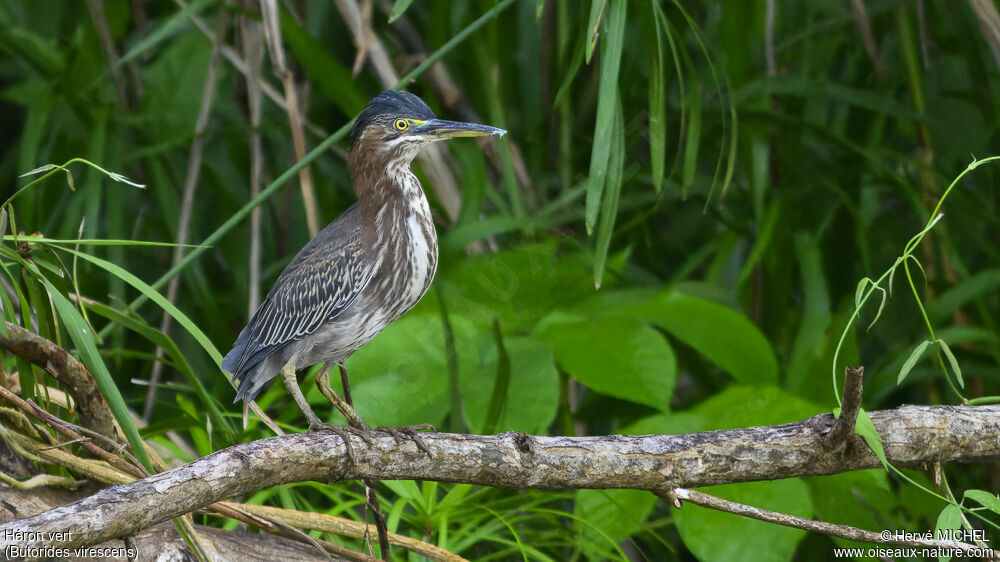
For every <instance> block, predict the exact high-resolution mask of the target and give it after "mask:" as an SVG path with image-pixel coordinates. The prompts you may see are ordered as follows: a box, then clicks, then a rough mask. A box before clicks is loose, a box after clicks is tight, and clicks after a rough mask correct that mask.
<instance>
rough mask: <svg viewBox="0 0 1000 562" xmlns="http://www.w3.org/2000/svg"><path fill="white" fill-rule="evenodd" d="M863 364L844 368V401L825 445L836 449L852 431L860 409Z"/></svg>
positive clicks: (863, 372)
mask: <svg viewBox="0 0 1000 562" xmlns="http://www.w3.org/2000/svg"><path fill="white" fill-rule="evenodd" d="M864 375H865V368H864V366H861V367H845V368H844V401H843V402H842V403H841V406H840V416H839V417H838V418H837V421H835V422H834V423H833V429H831V430H830V434H829V435H827V436H826V441H825V445H826V447H827V448H828V449H832V450H836V449H840V448H842V447H844V446H845V445H846V444H847V438H848V437H849V436H850V435H851V434H853V433H854V424H855V422H857V420H858V412H859V411H860V410H861V393H862V390H863V387H862V379H863V378H864Z"/></svg>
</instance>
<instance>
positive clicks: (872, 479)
mask: <svg viewBox="0 0 1000 562" xmlns="http://www.w3.org/2000/svg"><path fill="white" fill-rule="evenodd" d="M803 480H804V481H805V483H806V485H807V486H809V497H810V499H811V500H812V504H813V509H814V513H813V517H814V518H816V519H818V520H821V521H825V522H827V523H835V524H839V525H850V526H852V527H857V528H860V529H881V528H883V526H884V525H885V524H886V522H887V521H893V520H892V519H886V518H885V516H884V515H883V514H889V513H895V512H897V510H899V509H900V506H901V505H902V506H906V504H905V503H902V502H901V501H900V499H899V498H898V497H897V496H896V494H895V493H894V491H893V489H892V487H891V485H890V481H889V475H888V473H887V472H886V471H884V470H880V469H872V470H857V471H854V472H847V473H843V474H831V475H828V476H813V477H809V478H804V479H803ZM874 506H878V507H877V509H876V508H874ZM906 507H909V506H906ZM890 517H891V516H890ZM831 538H832V539H833V541H834V542H835V543H837V546H840V547H844V548H853V547H858V546H859V545H858V543H855V542H853V541H849V540H847V539H838V538H835V537H831ZM872 559H873V560H874V558H872Z"/></svg>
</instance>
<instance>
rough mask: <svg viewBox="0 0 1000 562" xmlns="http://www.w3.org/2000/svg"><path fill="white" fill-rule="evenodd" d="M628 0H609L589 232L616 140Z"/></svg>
mask: <svg viewBox="0 0 1000 562" xmlns="http://www.w3.org/2000/svg"><path fill="white" fill-rule="evenodd" d="M625 4H626V2H625V0H608V6H607V9H608V10H609V11H610V16H609V18H608V19H609V21H608V25H607V28H608V29H607V37H605V38H604V41H603V42H602V43H601V72H600V80H599V82H598V98H597V119H596V120H595V123H594V144H593V149H592V150H591V154H590V174H589V178H588V180H587V181H588V185H587V201H586V209H585V217H586V224H587V234H592V233H593V230H594V226H595V225H596V224H597V214H598V211H599V210H600V206H601V200H602V195H603V193H604V185H605V176H606V175H607V169H608V162H609V159H610V157H611V150H612V149H611V145H612V143H613V142H614V138H613V135H614V131H615V129H614V119H615V112H616V110H617V109H616V108H617V107H618V70H619V67H620V65H621V56H622V44H623V43H624V41H625Z"/></svg>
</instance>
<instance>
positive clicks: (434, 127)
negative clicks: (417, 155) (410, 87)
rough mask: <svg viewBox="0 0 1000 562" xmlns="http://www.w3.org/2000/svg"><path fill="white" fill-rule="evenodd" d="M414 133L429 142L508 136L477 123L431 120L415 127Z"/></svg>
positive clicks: (501, 130)
mask: <svg viewBox="0 0 1000 562" xmlns="http://www.w3.org/2000/svg"><path fill="white" fill-rule="evenodd" d="M413 132H414V133H415V134H417V135H420V136H421V137H423V138H425V139H427V140H444V139H453V138H457V137H485V136H487V135H496V136H498V137H502V136H504V135H506V134H507V131H505V130H503V129H497V128H496V127H490V126H489V125H479V124H477V123H463V122H461V121H445V120H444V119H431V120H429V121H427V122H426V123H424V124H423V125H419V126H417V127H414V129H413Z"/></svg>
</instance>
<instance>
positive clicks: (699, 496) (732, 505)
mask: <svg viewBox="0 0 1000 562" xmlns="http://www.w3.org/2000/svg"><path fill="white" fill-rule="evenodd" d="M661 497H665V498H671V499H672V498H677V499H680V500H684V501H687V502H690V503H693V504H695V505H700V506H701V507H707V508H709V509H714V510H716V511H724V512H726V513H733V514H735V515H739V516H741V517H749V518H751V519H757V520H759V521H767V522H768V523H776V524H778V525H784V526H785V527H794V528H796V529H803V530H805V531H813V532H815V533H821V534H824V535H829V536H831V537H839V538H842V539H848V540H852V541H855V542H868V543H876V544H894V545H899V546H914V547H918V548H928V549H931V548H933V549H946V550H955V551H960V552H963V553H967V554H973V553H974V555H975V556H980V555H981V554H982V551H983V549H982V548H979V547H977V546H976V545H972V544H967V543H964V542H960V541H947V540H935V539H922V538H917V537H914V536H913V535H910V534H903V533H899V534H896V533H886V532H884V531H883V532H878V533H876V532H874V531H866V530H864V529H858V528H857V527H850V526H847V525H836V524H833V523H826V522H824V521H816V520H814V519H805V518H804V517H796V516H794V515H788V514H786V513H779V512H777V511H770V510H767V509H761V508H759V507H753V506H750V505H746V504H742V503H736V502H733V501H729V500H724V499H722V498H717V497H715V496H712V495H709V494H706V493H703V492H699V491H698V490H690V489H687V488H674V489H673V490H671V491H670V492H667V493H666V494H663V495H662V496H661ZM675 505H676V504H675Z"/></svg>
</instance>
